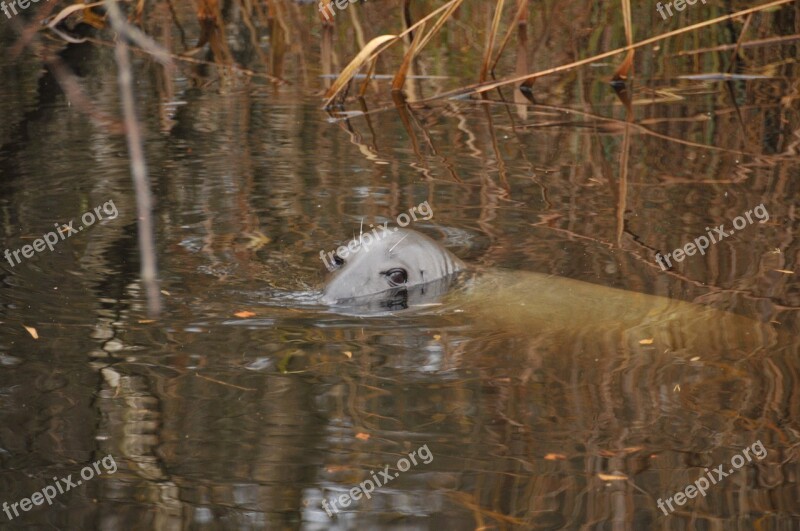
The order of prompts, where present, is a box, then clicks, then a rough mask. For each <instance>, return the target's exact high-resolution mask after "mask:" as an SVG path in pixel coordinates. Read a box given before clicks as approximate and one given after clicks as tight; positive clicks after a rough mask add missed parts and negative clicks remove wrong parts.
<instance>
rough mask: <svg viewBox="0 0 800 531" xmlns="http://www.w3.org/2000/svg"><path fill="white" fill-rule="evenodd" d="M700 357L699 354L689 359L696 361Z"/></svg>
mask: <svg viewBox="0 0 800 531" xmlns="http://www.w3.org/2000/svg"><path fill="white" fill-rule="evenodd" d="M699 359H700V356H695V357H694V358H692V359H690V360H689V361H697V360H699Z"/></svg>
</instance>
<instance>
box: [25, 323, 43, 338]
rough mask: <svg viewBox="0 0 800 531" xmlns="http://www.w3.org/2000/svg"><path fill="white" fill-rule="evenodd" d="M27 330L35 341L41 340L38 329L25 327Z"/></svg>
mask: <svg viewBox="0 0 800 531" xmlns="http://www.w3.org/2000/svg"><path fill="white" fill-rule="evenodd" d="M22 326H25V325H22ZM25 330H27V331H28V333H29V334H30V335H31V337H33V339H39V333H38V332H37V331H36V329H35V328H34V327H32V326H25Z"/></svg>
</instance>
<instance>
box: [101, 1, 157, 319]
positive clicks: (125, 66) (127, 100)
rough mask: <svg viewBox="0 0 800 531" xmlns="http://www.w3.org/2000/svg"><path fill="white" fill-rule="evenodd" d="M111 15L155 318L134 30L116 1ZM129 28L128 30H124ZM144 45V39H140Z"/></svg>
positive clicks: (150, 309) (143, 271) (147, 286)
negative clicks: (131, 50) (130, 39)
mask: <svg viewBox="0 0 800 531" xmlns="http://www.w3.org/2000/svg"><path fill="white" fill-rule="evenodd" d="M108 15H109V17H110V19H111V25H112V26H113V27H114V29H115V30H117V31H118V32H119V33H120V35H119V36H118V37H117V45H116V47H115V50H114V52H115V53H114V55H115V57H116V60H117V68H118V69H119V75H118V79H119V90H120V100H121V102H122V113H123V116H124V121H125V138H126V139H127V141H128V152H129V153H130V158H131V175H132V177H133V184H134V189H135V190H136V211H137V216H136V217H137V222H138V225H139V230H138V232H139V254H140V257H141V277H142V284H143V285H144V288H145V294H146V296H147V310H148V314H149V315H150V316H151V317H156V316H158V314H159V313H160V312H161V294H160V292H159V290H158V278H157V275H158V269H157V267H156V254H155V238H154V236H153V219H152V215H153V214H152V210H153V209H152V198H151V195H150V184H149V182H148V180H147V163H146V161H145V158H144V148H143V146H142V132H141V129H140V128H139V122H138V120H137V119H136V109H135V107H134V101H133V83H132V75H131V64H130V61H129V57H128V44H127V42H126V40H125V38H124V37H123V35H128V36H130V35H132V34H134V32H132V31H130V30H129V29H127V28H126V26H127V25H128V24H127V22H125V20H124V19H123V17H122V13H121V12H120V9H119V6H118V5H117V2H116V0H113V1H112V2H110V3H109V4H108ZM123 28H126V29H123ZM140 45H141V42H140Z"/></svg>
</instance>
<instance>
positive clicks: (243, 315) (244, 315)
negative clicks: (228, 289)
mask: <svg viewBox="0 0 800 531" xmlns="http://www.w3.org/2000/svg"><path fill="white" fill-rule="evenodd" d="M233 315H235V316H236V317H241V318H242V319H245V318H247V317H253V316H254V315H255V314H254V313H253V312H248V311H247V310H244V311H241V312H236V313H235V314H233Z"/></svg>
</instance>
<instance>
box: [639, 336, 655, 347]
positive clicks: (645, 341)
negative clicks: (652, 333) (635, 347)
mask: <svg viewBox="0 0 800 531" xmlns="http://www.w3.org/2000/svg"><path fill="white" fill-rule="evenodd" d="M639 344H640V345H652V344H653V338H652V337H651V338H650V339H640V340H639Z"/></svg>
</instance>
